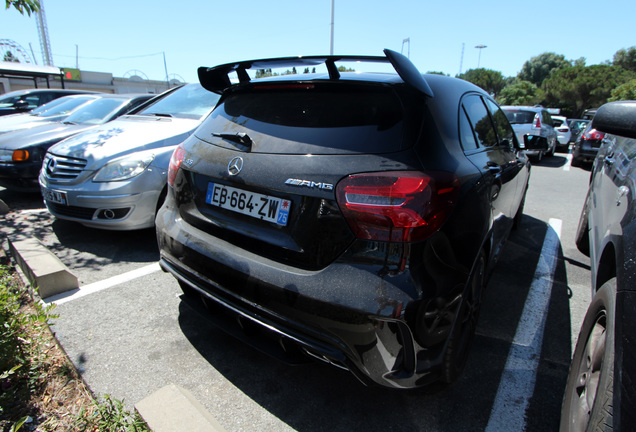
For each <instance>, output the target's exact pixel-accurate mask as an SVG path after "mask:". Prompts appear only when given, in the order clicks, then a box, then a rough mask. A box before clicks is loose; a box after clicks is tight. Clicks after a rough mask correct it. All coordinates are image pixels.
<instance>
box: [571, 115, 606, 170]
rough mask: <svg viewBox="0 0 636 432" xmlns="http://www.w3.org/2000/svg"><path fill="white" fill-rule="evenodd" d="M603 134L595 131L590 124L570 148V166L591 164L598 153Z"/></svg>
mask: <svg viewBox="0 0 636 432" xmlns="http://www.w3.org/2000/svg"><path fill="white" fill-rule="evenodd" d="M604 137H605V134H604V133H603V132H599V131H598V130H596V129H595V128H594V127H593V126H592V123H591V122H590V123H589V124H588V125H587V127H586V128H585V130H584V131H583V132H582V133H581V135H579V137H578V138H577V140H576V142H575V143H574V146H573V147H572V162H571V164H572V166H581V164H582V163H583V162H592V161H593V160H594V159H595V158H596V155H597V153H598V149H599V147H600V146H601V142H602V141H603V138H604Z"/></svg>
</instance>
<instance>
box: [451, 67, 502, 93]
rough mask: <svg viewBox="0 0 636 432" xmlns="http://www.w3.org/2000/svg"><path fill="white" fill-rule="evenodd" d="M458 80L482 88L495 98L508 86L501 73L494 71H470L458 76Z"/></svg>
mask: <svg viewBox="0 0 636 432" xmlns="http://www.w3.org/2000/svg"><path fill="white" fill-rule="evenodd" d="M457 78H461V79H463V80H465V81H468V82H471V83H473V84H475V85H476V86H478V87H481V88H482V89H484V90H485V91H486V92H488V94H490V95H491V96H493V97H497V95H498V94H499V92H501V90H502V89H503V88H504V87H505V86H506V80H505V79H504V77H503V75H502V74H501V72H498V71H494V70H492V69H484V68H480V69H469V70H467V71H466V72H464V73H463V74H459V75H457Z"/></svg>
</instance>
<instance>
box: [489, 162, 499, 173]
mask: <svg viewBox="0 0 636 432" xmlns="http://www.w3.org/2000/svg"><path fill="white" fill-rule="evenodd" d="M486 166H487V167H488V171H490V172H491V173H493V174H499V173H501V171H502V169H501V166H499V164H497V163H495V162H487V163H486Z"/></svg>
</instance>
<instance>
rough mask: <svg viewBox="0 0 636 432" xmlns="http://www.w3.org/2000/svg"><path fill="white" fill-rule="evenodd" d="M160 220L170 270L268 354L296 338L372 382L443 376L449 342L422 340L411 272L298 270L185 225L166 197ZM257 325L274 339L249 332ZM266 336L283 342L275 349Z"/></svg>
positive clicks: (337, 267) (313, 353)
mask: <svg viewBox="0 0 636 432" xmlns="http://www.w3.org/2000/svg"><path fill="white" fill-rule="evenodd" d="M156 225H157V239H158V243H159V249H160V253H161V258H160V263H161V266H162V268H163V269H164V270H165V271H167V272H170V273H171V274H172V275H173V276H175V278H177V279H178V280H179V281H180V283H181V284H182V286H183V285H184V284H185V286H186V290H187V291H191V292H192V293H193V294H194V297H195V298H196V299H197V300H199V301H201V300H202V301H203V303H205V304H206V305H207V306H208V307H209V309H212V310H217V311H219V310H220V311H221V313H216V314H214V315H215V316H214V317H212V316H210V319H212V320H213V322H216V320H218V319H219V317H223V316H225V317H226V318H227V317H230V319H223V322H222V323H219V326H220V328H221V329H222V330H224V331H227V332H229V333H231V334H233V335H235V336H237V337H239V338H240V339H242V340H244V341H245V342H247V343H248V344H250V345H252V346H254V347H256V348H258V349H260V350H262V351H265V352H267V353H268V354H272V351H276V350H278V351H280V350H281V348H282V350H283V351H286V352H287V351H290V346H293V347H294V348H293V350H297V351H300V352H302V353H303V354H306V355H308V356H309V357H312V358H315V359H319V360H322V361H325V362H328V363H330V364H332V365H334V366H337V367H339V368H342V369H346V370H349V371H351V372H352V373H353V374H354V375H355V376H356V377H357V378H358V379H360V381H362V382H363V383H365V384H370V383H373V384H378V385H381V386H385V387H391V388H412V387H418V386H423V385H426V384H429V383H431V382H433V381H435V380H437V379H438V374H437V372H439V366H440V364H441V360H442V358H443V352H444V350H443V349H442V347H439V346H437V347H435V348H433V349H425V348H423V347H421V346H420V345H419V344H418V343H417V342H416V341H415V338H414V335H413V331H412V328H411V327H410V326H409V325H408V324H407V320H406V318H405V311H406V310H407V309H411V310H412V309H413V308H417V303H418V299H416V298H413V296H411V295H409V294H407V292H406V291H408V290H405V289H404V287H403V286H401V285H400V284H407V283H410V282H408V280H409V277H408V275H403V276H395V277H394V280H391V279H390V278H386V279H385V278H380V277H378V275H377V274H376V273H374V272H371V271H369V268H364V267H363V266H355V265H350V264H346V263H334V264H332V265H330V266H328V267H327V268H326V269H324V270H320V271H305V270H298V269H295V268H289V267H286V266H284V265H281V264H278V263H275V262H272V261H269V260H267V259H265V258H263V257H261V256H257V255H254V254H251V253H249V252H247V251H245V250H242V249H238V248H236V247H234V246H233V245H231V244H229V243H227V242H224V241H223V240H221V239H218V238H213V237H211V236H209V235H208V234H206V233H204V232H202V231H199V230H197V229H196V228H194V227H192V226H189V225H187V224H185V223H184V222H183V220H181V219H180V218H177V217H175V214H174V213H173V212H172V211H171V210H168V209H166V206H165V205H164V207H163V208H162V210H161V211H160V212H159V215H158V217H157V221H156ZM281 279H282V280H281ZM191 301H192V298H190V299H189V302H191ZM210 306H211V307H210ZM208 315H211V313H209V314H208ZM237 322H238V323H239V327H240V328H239V329H236V323H237ZM228 323H230V324H228ZM245 323H247V324H248V325H247V326H246V325H245ZM253 326H255V327H256V328H257V329H258V331H257V332H256V333H257V334H259V335H261V336H262V335H263V334H267V335H268V337H256V338H253V337H244V336H245V335H242V336H240V335H241V334H242V333H244V332H243V330H245V328H244V327H253ZM232 327H234V328H235V330H237V331H233V330H232ZM238 330H240V331H238ZM237 333H238V334H239V335H237ZM265 339H269V340H270V342H273V343H270V344H269V347H268V348H266V347H265V342H264V340H265ZM442 345H443V346H444V347H445V344H442ZM272 346H273V347H275V348H274V349H272ZM272 355H274V356H275V357H280V356H279V355H276V354H272Z"/></svg>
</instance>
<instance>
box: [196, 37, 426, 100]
mask: <svg viewBox="0 0 636 432" xmlns="http://www.w3.org/2000/svg"><path fill="white" fill-rule="evenodd" d="M384 54H385V56H386V57H379V56H377V57H376V56H333V55H331V56H308V57H302V56H299V57H281V58H271V59H262V60H248V61H241V62H236V63H227V64H223V65H219V66H214V67H210V68H208V67H204V66H202V67H200V68H199V69H198V74H199V82H200V83H201V85H202V86H203V88H205V89H206V90H209V91H211V92H214V93H223V92H224V91H225V90H227V89H228V88H230V87H233V86H240V85H245V84H247V83H249V82H250V81H251V78H250V76H249V75H248V74H247V70H248V69H269V68H272V69H274V68H284V67H292V66H305V67H308V66H317V65H321V64H324V65H325V66H326V67H327V72H328V73H329V79H331V80H338V79H340V72H339V71H338V67H337V66H336V62H340V61H355V62H366V63H390V64H391V65H392V66H393V68H394V69H395V71H396V72H397V74H398V75H399V76H400V78H402V80H403V81H404V82H405V83H406V84H408V85H410V86H411V87H413V88H415V89H416V90H418V91H420V92H421V93H423V94H425V95H426V96H428V97H433V90H431V87H430V86H429V85H428V83H427V82H426V79H425V78H424V76H423V75H422V74H421V73H420V72H419V71H418V69H417V68H416V67H415V65H414V64H413V63H412V62H411V60H409V58H408V57H406V56H405V55H403V54H400V53H398V52H395V51H392V50H389V49H385V50H384ZM232 72H236V74H237V76H238V80H239V82H238V83H233V82H232V81H231V80H230V73H232Z"/></svg>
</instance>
